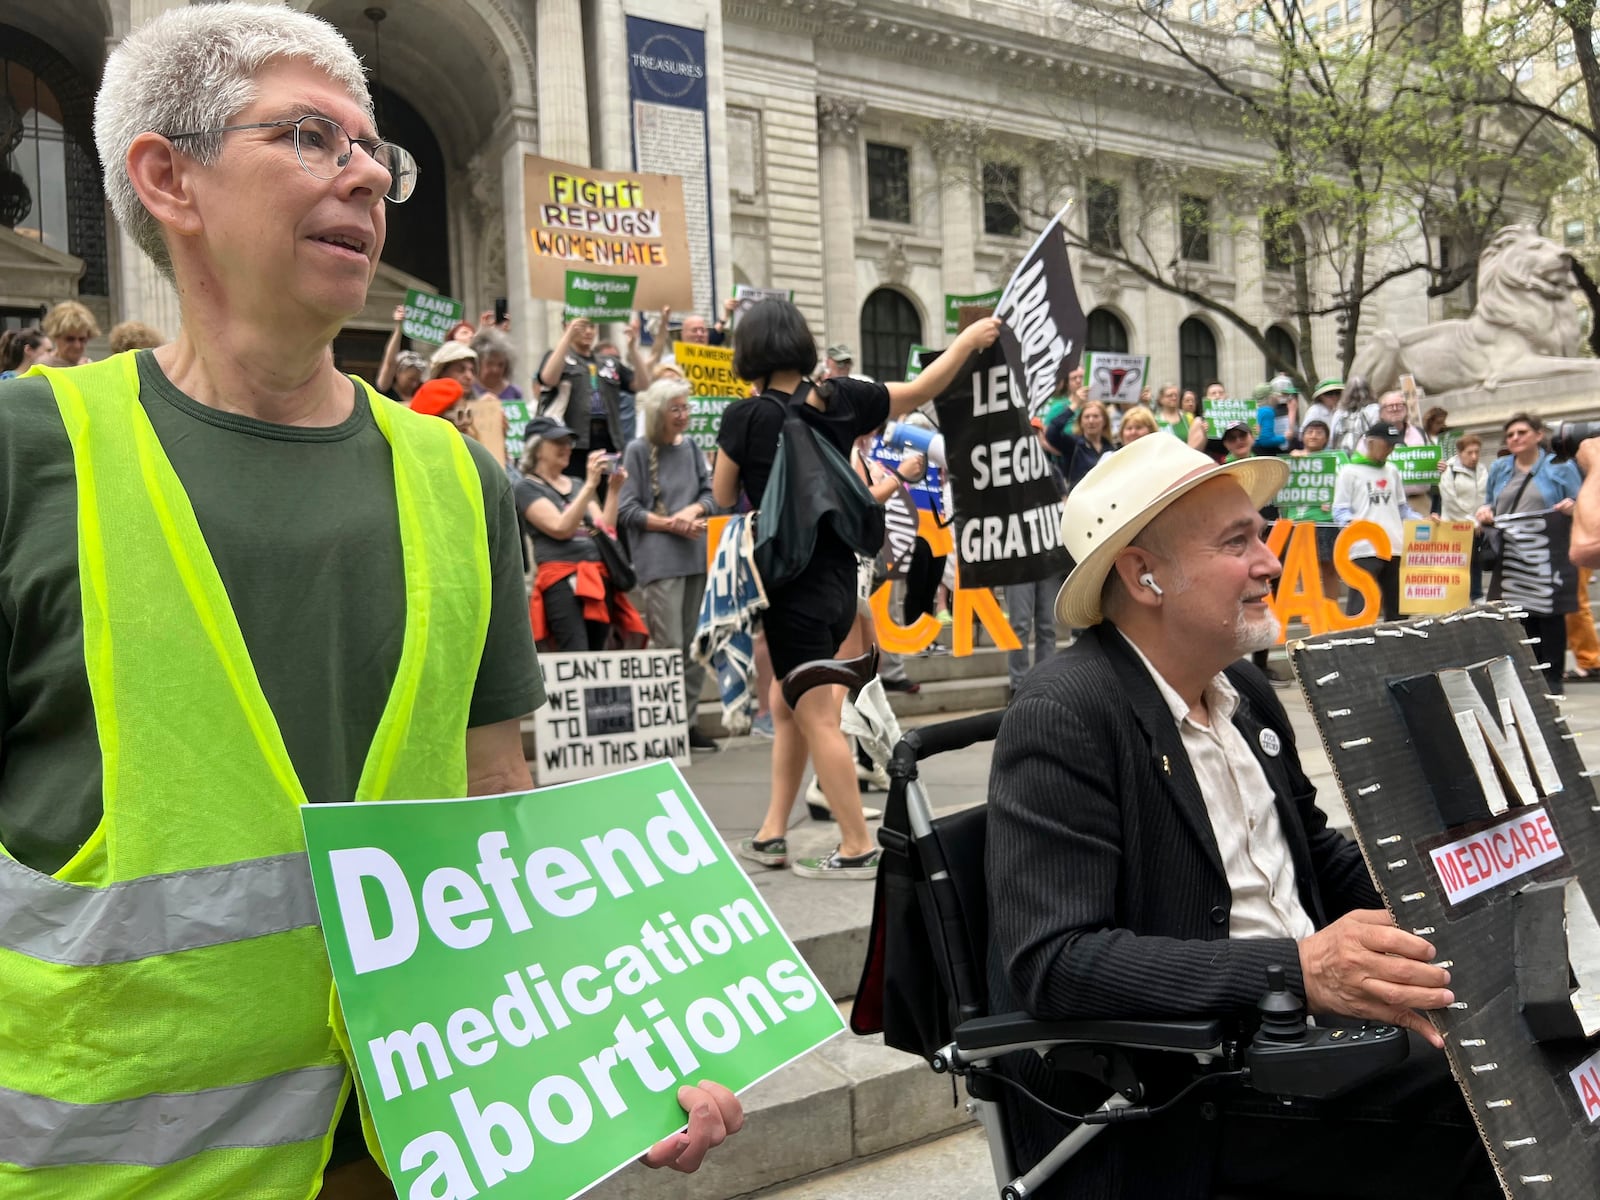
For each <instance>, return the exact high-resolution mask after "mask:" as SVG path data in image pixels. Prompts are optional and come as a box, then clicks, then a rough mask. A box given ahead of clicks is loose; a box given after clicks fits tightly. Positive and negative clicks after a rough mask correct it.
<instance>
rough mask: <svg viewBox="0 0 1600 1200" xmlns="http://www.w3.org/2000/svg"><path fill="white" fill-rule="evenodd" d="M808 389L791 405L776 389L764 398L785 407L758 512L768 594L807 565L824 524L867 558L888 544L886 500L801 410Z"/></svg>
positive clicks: (759, 553) (759, 552) (759, 555)
mask: <svg viewBox="0 0 1600 1200" xmlns="http://www.w3.org/2000/svg"><path fill="white" fill-rule="evenodd" d="M810 386H811V385H810V384H809V383H806V382H802V383H801V384H800V386H799V387H798V388H796V389H795V393H794V397H793V398H792V399H791V400H790V401H789V402H788V403H787V404H785V403H784V402H783V401H782V400H780V399H778V397H777V396H774V395H772V394H771V393H770V392H764V393H762V397H761V398H762V399H766V400H770V401H772V403H774V404H776V405H779V406H780V407H781V408H782V409H783V410H784V415H783V429H782V431H781V432H780V433H779V434H778V452H777V455H776V457H775V458H774V459H773V462H772V474H771V475H769V476H768V477H767V490H766V491H765V492H764V493H763V494H762V497H761V510H760V511H759V512H758V513H757V514H756V540H755V549H754V554H755V564H756V570H757V571H759V572H760V573H761V581H762V583H763V584H765V585H766V587H767V589H768V590H769V591H770V590H771V589H773V588H777V587H782V586H783V585H784V584H786V583H788V582H789V581H790V580H792V579H794V578H795V577H797V576H798V575H799V574H800V572H802V571H804V570H805V569H806V565H807V564H808V563H810V561H811V556H812V554H813V553H814V552H815V551H816V547H817V530H818V529H820V528H821V527H822V526H824V525H826V526H828V527H829V528H830V529H832V530H833V533H834V535H835V536H836V537H838V539H839V540H840V541H842V542H843V543H844V544H845V545H846V546H848V547H850V549H852V550H854V551H855V552H856V553H857V554H859V555H862V556H863V557H866V558H872V557H876V555H877V553H878V551H879V550H880V549H882V548H883V538H884V519H883V505H881V504H879V503H878V502H877V501H876V500H874V499H873V498H872V493H871V492H869V491H868V490H867V485H866V484H865V483H863V482H862V481H861V477H860V476H859V475H857V474H856V473H855V472H854V471H852V470H851V469H850V463H849V460H847V459H846V458H845V456H844V455H843V454H840V453H839V450H838V447H836V446H834V445H833V444H832V443H831V442H829V441H828V440H827V439H826V438H824V437H819V436H818V435H817V431H816V430H815V429H813V428H812V427H811V425H810V423H809V422H808V421H807V420H806V419H805V417H804V416H803V415H802V410H803V409H804V407H805V394H806V391H807V389H808V388H809V387H810Z"/></svg>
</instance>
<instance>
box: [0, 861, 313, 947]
mask: <svg viewBox="0 0 1600 1200" xmlns="http://www.w3.org/2000/svg"><path fill="white" fill-rule="evenodd" d="M316 923H317V903H316V897H315V896H314V895H312V891H311V865H310V864H309V863H308V862H307V861H306V856H305V855H304V854H279V855H275V856H274V857H272V858H257V859H252V860H251V861H249V862H240V863H229V864H227V865H226V866H222V867H201V868H200V869H199V870H195V871H179V872H176V873H174V874H171V875H153V876H148V877H146V878H144V879H130V880H128V881H126V882H125V883H113V884H111V885H110V886H109V887H99V888H95V887H84V886H82V885H81V884H75V883H63V882H62V881H61V880H59V879H51V878H49V877H48V876H45V875H41V874H39V873H38V872H37V871H30V870H29V869H28V868H27V867H24V866H23V865H22V864H21V863H19V862H17V861H16V860H15V859H13V858H7V857H6V856H4V855H0V948H3V949H6V950H14V951H16V952H17V953H18V954H25V955H27V956H28V957H29V958H37V959H40V960H42V961H44V962H51V963H61V964H63V965H64V966H69V967H97V966H102V965H104V964H106V963H123V962H134V961H137V960H138V959H141V958H154V957H155V956H156V955H159V954H175V953H177V952H178V951H180V950H197V949H199V948H200V947H202V946H215V945H219V944H221V943H223V942H239V941H243V940H244V939H246V938H254V937H263V936H265V935H266V934H269V933H282V932H284V931H285V930H289V929H299V928H300V927H302V926H304V925H315V924H316Z"/></svg>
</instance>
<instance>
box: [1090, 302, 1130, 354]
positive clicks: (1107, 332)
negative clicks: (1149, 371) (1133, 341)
mask: <svg viewBox="0 0 1600 1200" xmlns="http://www.w3.org/2000/svg"><path fill="white" fill-rule="evenodd" d="M1083 348H1084V349H1085V350H1104V351H1105V352H1106V353H1107V354H1126V353H1127V352H1128V327H1127V326H1126V325H1124V324H1123V323H1122V319H1121V318H1120V317H1118V316H1117V314H1116V313H1114V312H1112V311H1111V310H1110V309H1109V308H1097V309H1095V310H1094V311H1093V312H1092V313H1090V314H1089V324H1088V329H1087V330H1086V331H1085V333H1084V335H1083Z"/></svg>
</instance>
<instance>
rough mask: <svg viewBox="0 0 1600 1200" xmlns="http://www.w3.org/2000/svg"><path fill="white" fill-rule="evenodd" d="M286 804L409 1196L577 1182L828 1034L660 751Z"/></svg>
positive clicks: (772, 926) (821, 996)
mask: <svg viewBox="0 0 1600 1200" xmlns="http://www.w3.org/2000/svg"><path fill="white" fill-rule="evenodd" d="M300 811H301V814H302V819H303V821H304V824H305V831H306V843H307V848H308V850H309V852H310V861H311V877H312V881H313V883H314V885H315V888H316V896H317V908H318V911H319V913H320V914H321V918H322V927H323V931H324V933H325V936H326V939H327V947H328V958H329V960H330V962H331V963H332V965H333V977H334V981H335V983H336V984H337V986H338V990H339V1004H340V1008H341V1010H342V1012H343V1014H344V1019H345V1024H346V1027H347V1029H348V1031H349V1035H350V1044H351V1047H352V1050H353V1053H354V1058H355V1064H356V1069H357V1072H358V1074H359V1075H360V1078H361V1083H362V1086H363V1090H364V1092H365V1094H366V1097H367V1100H368V1102H369V1104H370V1107H371V1111H372V1117H373V1121H374V1122H375V1124H376V1126H377V1132H378V1138H379V1141H380V1142H381V1144H382V1148H383V1153H384V1158H385V1159H386V1161H387V1163H388V1166H389V1169H390V1171H391V1172H392V1174H393V1178H394V1181H395V1185H396V1190H397V1191H398V1192H399V1194H400V1195H402V1196H407V1195H409V1196H460V1197H465V1196H476V1195H482V1196H487V1197H491V1198H493V1197H507V1198H508V1200H509V1198H519V1197H524V1196H540V1197H551V1198H554V1200H561V1198H563V1197H571V1196H575V1195H577V1194H578V1193H579V1192H581V1191H583V1190H585V1189H586V1188H588V1187H590V1186H591V1185H593V1184H594V1183H595V1182H597V1181H598V1180H600V1179H603V1178H605V1177H606V1176H607V1175H609V1174H611V1173H612V1172H613V1171H615V1170H617V1169H618V1168H620V1167H622V1166H624V1165H626V1164H627V1163H629V1162H631V1161H633V1159H635V1158H637V1157H638V1156H639V1154H641V1153H642V1152H643V1151H644V1150H645V1149H647V1148H648V1147H649V1146H650V1145H651V1144H652V1143H654V1142H656V1141H658V1140H659V1139H661V1138H662V1137H665V1136H667V1135H668V1134H670V1133H671V1132H672V1131H673V1130H675V1129H680V1128H682V1127H683V1126H684V1124H685V1120H686V1119H685V1115H684V1113H683V1110H682V1109H681V1108H680V1107H679V1106H678V1103H677V1099H676V1093H677V1089H678V1086H679V1085H680V1084H681V1083H684V1082H690V1083H693V1082H698V1081H699V1080H701V1079H714V1080H716V1081H718V1082H720V1083H723V1084H726V1085H727V1086H728V1087H730V1088H733V1089H734V1090H735V1091H739V1090H742V1089H744V1088H747V1087H749V1086H750V1085H751V1084H753V1083H755V1082H756V1081H757V1080H759V1079H761V1078H762V1077H764V1076H766V1075H768V1074H771V1073H772V1072H773V1071H776V1070H777V1069H778V1068H780V1067H782V1066H783V1065H785V1064H786V1063H788V1062H790V1061H792V1060H793V1059H795V1058H796V1057H798V1056H799V1055H801V1054H804V1053H805V1052H806V1051H807V1050H810V1049H811V1048H812V1047H814V1046H817V1045H819V1044H820V1043H822V1042H824V1041H826V1040H827V1039H828V1038H830V1037H832V1036H833V1035H834V1034H836V1033H838V1032H839V1031H840V1030H841V1029H842V1028H843V1024H844V1023H843V1021H842V1019H841V1018H840V1016H839V1011H838V1009H837V1008H836V1007H835V1006H834V1004H833V1002H832V1001H831V1000H830V999H829V998H828V995H827V992H826V991H825V990H824V989H823V988H822V986H821V984H819V983H818V982H817V979H816V976H815V975H813V974H812V972H811V970H810V968H808V967H807V966H806V964H805V962H804V960H803V959H802V958H801V957H800V955H799V953H798V952H797V951H796V950H795V948H794V945H793V943H792V942H790V940H789V938H788V936H787V935H786V934H785V933H784V932H783V930H782V929H781V928H780V927H779V926H778V923H777V922H776V921H775V920H774V919H773V916H772V913H771V912H770V910H769V909H768V908H767V906H766V904H765V903H764V902H763V901H762V899H761V897H760V894H759V893H758V892H757V891H756V889H755V887H754V886H753V885H752V883H751V881H750V878H749V877H748V876H747V875H746V874H745V873H744V871H743V870H741V869H740V868H739V866H738V865H737V864H736V863H734V861H733V859H732V858H731V857H730V856H729V854H728V850H727V847H726V846H725V845H724V844H723V842H722V839H721V838H720V837H718V836H717V832H716V830H715V829H714V828H712V826H711V823H710V822H709V821H708V820H707V819H706V816H705V813H704V812H703V811H701V809H700V806H699V804H698V803H697V802H696V800H695V798H694V796H693V794H692V793H691V792H690V791H689V788H688V785H687V784H685V783H684V780H683V776H682V775H680V774H679V773H678V770H677V768H676V767H674V766H673V765H672V764H671V763H650V764H648V765H646V766H642V767H639V768H636V769H634V770H632V771H627V772H623V773H621V774H617V775H610V776H606V777H603V778H599V779H587V780H582V781H580V782H577V783H570V784H563V785H560V786H557V787H552V788H547V789H544V790H542V791H538V792H531V793H527V794H524V795H515V796H492V797H485V798H482V799H476V800H439V801H416V802H410V803H370V804H315V805H307V806H305V807H303V808H302V809H301V810H300Z"/></svg>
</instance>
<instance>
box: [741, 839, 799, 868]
mask: <svg viewBox="0 0 1600 1200" xmlns="http://www.w3.org/2000/svg"><path fill="white" fill-rule="evenodd" d="M739 857H740V858H744V859H748V860H749V861H751V862H753V863H760V864H761V865H762V866H763V867H782V866H787V865H788V863H789V843H788V840H787V839H785V838H781V837H780V838H770V839H768V840H767V841H764V842H758V841H756V839H755V838H754V837H747V838H740V839H739Z"/></svg>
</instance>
